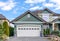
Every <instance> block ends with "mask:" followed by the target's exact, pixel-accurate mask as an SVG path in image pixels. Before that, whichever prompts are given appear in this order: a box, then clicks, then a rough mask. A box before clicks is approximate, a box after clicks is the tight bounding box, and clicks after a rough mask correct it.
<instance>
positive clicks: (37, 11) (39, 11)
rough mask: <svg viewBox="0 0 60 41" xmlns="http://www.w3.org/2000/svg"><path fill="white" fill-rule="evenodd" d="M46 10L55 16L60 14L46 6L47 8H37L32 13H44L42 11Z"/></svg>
mask: <svg viewBox="0 0 60 41" xmlns="http://www.w3.org/2000/svg"><path fill="white" fill-rule="evenodd" d="M44 11H48V12H49V13H51V14H52V15H53V16H60V14H58V13H55V12H53V11H51V10H50V9H48V8H45V9H43V10H35V11H32V13H34V14H35V15H37V13H42V12H44Z"/></svg>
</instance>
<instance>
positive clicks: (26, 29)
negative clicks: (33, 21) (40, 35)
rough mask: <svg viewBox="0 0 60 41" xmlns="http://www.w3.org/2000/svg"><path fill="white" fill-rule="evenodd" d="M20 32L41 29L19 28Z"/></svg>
mask: <svg viewBox="0 0 60 41" xmlns="http://www.w3.org/2000/svg"><path fill="white" fill-rule="evenodd" d="M18 30H39V28H18Z"/></svg>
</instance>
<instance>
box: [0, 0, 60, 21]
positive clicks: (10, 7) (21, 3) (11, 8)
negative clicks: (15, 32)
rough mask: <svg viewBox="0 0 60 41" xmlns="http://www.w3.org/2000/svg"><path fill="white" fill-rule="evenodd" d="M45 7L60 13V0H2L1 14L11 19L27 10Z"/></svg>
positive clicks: (0, 3)
mask: <svg viewBox="0 0 60 41" xmlns="http://www.w3.org/2000/svg"><path fill="white" fill-rule="evenodd" d="M44 8H49V9H50V10H52V11H54V12H55V13H60V0H0V14H3V15H4V16H5V17H6V18H7V19H8V20H10V21H11V20H13V19H14V18H16V17H17V16H19V15H21V14H23V13H24V12H25V11H27V10H31V11H33V10H37V9H39V10H41V9H44Z"/></svg>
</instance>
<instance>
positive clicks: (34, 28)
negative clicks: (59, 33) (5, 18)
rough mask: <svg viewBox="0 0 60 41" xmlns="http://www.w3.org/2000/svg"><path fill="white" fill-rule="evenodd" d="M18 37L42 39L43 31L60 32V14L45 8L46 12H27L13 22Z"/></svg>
mask: <svg viewBox="0 0 60 41" xmlns="http://www.w3.org/2000/svg"><path fill="white" fill-rule="evenodd" d="M12 23H13V24H14V26H15V30H14V32H15V36H16V37H40V36H41V33H43V29H46V28H50V30H51V31H53V30H60V14H56V13H54V12H53V11H51V10H49V9H48V8H45V9H44V10H35V11H29V10H28V11H26V12H25V13H24V14H22V15H20V16H18V17H17V18H16V19H14V20H12Z"/></svg>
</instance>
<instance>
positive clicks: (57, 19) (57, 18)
mask: <svg viewBox="0 0 60 41" xmlns="http://www.w3.org/2000/svg"><path fill="white" fill-rule="evenodd" d="M57 20H60V18H56V19H55V20H53V21H52V22H54V21H57Z"/></svg>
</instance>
